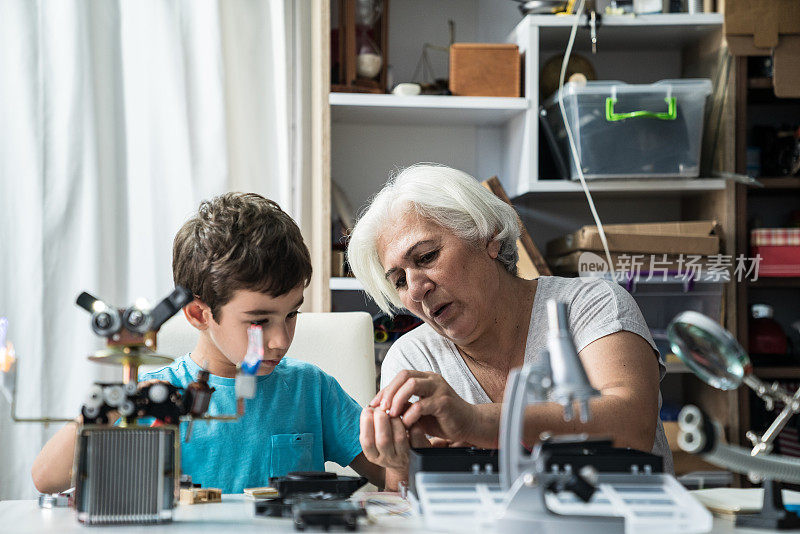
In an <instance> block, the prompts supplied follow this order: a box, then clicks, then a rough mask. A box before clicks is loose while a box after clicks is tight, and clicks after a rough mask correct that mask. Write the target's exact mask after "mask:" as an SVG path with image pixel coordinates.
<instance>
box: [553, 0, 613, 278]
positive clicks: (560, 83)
mask: <svg viewBox="0 0 800 534" xmlns="http://www.w3.org/2000/svg"><path fill="white" fill-rule="evenodd" d="M584 3H585V0H578V9H577V10H576V12H575V22H574V23H573V24H572V31H571V32H570V35H569V43H568V44H567V50H566V51H565V52H564V61H562V63H561V75H560V76H559V79H558V109H559V111H561V118H562V120H563V121H564V127H565V128H566V131H567V139H568V140H569V148H570V155H571V156H572V160H573V162H574V164H575V169H576V170H577V172H578V178H579V179H580V181H581V185H582V186H583V191H584V193H585V194H586V200H587V201H588V202H589V210H590V211H591V212H592V217H594V222H595V224H596V225H597V230H598V232H599V233H600V242H601V243H603V250H604V251H605V253H606V260H607V261H608V268H609V271H610V273H611V275H612V276H613V280H614V281H616V279H617V277H616V271H615V267H614V263H613V262H612V261H611V252H609V250H608V241H606V232H605V230H603V223H602V222H600V216H599V215H598V214H597V209H595V207H594V200H592V195H591V193H590V192H589V187H588V186H587V185H586V178H585V177H584V176H583V168H582V165H581V158H580V155H579V154H578V149H577V148H576V147H575V138H574V137H573V135H572V128H570V126H569V120H567V112H566V110H565V108H564V77H565V76H566V73H567V64H568V63H569V57H570V55H572V45H573V44H575V34H576V33H577V31H578V23H579V22H580V19H581V15H582V14H583V7H584Z"/></svg>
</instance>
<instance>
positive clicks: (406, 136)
mask: <svg viewBox="0 0 800 534" xmlns="http://www.w3.org/2000/svg"><path fill="white" fill-rule="evenodd" d="M420 13H424V14H425V16H424V17H421V16H420ZM448 19H453V20H455V21H456V39H457V41H459V42H511V43H515V44H517V45H518V46H519V48H520V52H521V53H522V54H523V67H522V73H523V86H524V93H523V94H522V96H521V97H519V98H487V97H453V96H426V95H422V96H415V97H399V96H395V95H389V94H387V95H373V94H349V93H330V94H328V95H327V99H326V104H327V106H328V109H329V110H330V130H329V132H328V138H327V139H328V141H329V143H330V145H329V147H330V152H329V154H328V156H329V161H328V167H327V169H328V170H329V172H330V179H331V180H332V181H334V182H336V183H337V184H338V185H339V186H341V188H342V189H343V190H344V191H345V192H346V194H347V196H348V200H349V202H350V204H351V205H352V206H353V208H354V209H355V210H356V211H357V210H358V209H360V207H361V206H363V205H364V204H365V203H366V202H367V200H368V199H369V198H370V197H371V196H372V195H374V194H375V193H376V192H377V191H378V190H379V189H380V187H381V186H382V185H383V183H384V182H385V180H386V178H387V177H388V176H389V175H390V174H391V173H392V172H394V171H395V170H397V169H399V168H403V167H405V166H407V165H410V164H413V163H417V162H420V161H433V162H439V163H443V164H446V165H451V166H454V167H457V168H459V169H462V170H464V171H466V172H468V173H470V174H471V175H473V176H475V177H477V178H479V179H485V178H488V177H491V176H498V177H499V179H500V180H501V182H502V184H503V186H504V188H505V190H506V192H507V193H508V194H509V195H510V196H511V197H512V202H513V204H514V206H515V207H516V208H517V210H518V212H519V213H520V216H521V218H522V220H523V222H524V223H525V225H526V226H527V228H528V231H529V232H530V233H531V235H532V237H533V239H534V241H535V243H536V245H537V247H539V249H540V250H542V251H543V250H544V249H545V245H546V243H547V241H549V240H550V239H553V238H555V237H559V236H561V235H563V234H565V233H568V232H572V231H574V230H576V229H577V228H579V227H580V226H583V225H585V224H593V220H592V218H591V215H590V213H589V209H588V207H587V205H586V199H585V196H584V194H583V190H582V188H581V186H580V184H579V183H578V182H572V181H567V180H559V179H553V177H552V176H548V175H540V158H539V155H540V150H541V148H540V135H539V133H540V132H539V113H538V112H539V106H540V103H541V101H542V98H541V95H540V94H539V91H540V90H539V73H540V70H541V67H542V66H543V65H544V63H545V62H546V61H547V60H549V59H551V58H552V57H554V56H556V55H558V54H560V53H562V52H563V48H564V47H565V46H566V43H567V40H568V37H569V32H570V29H571V25H572V23H573V22H574V20H575V17H574V16H540V15H533V16H528V17H525V18H522V19H521V18H520V15H519V12H518V11H517V8H516V5H515V4H514V3H513V2H497V1H496V0H439V1H437V2H427V1H425V0H404V1H402V2H392V4H391V12H390V18H389V41H390V43H389V51H390V57H389V63H390V65H391V66H392V70H393V73H394V82H395V83H399V82H404V81H412V78H413V73H414V67H415V65H416V63H417V60H418V58H419V54H420V52H421V50H422V43H425V42H428V43H435V44H445V43H443V42H442V41H443V39H445V38H446V37H445V34H446V29H447V21H448ZM412 27H413V28H414V31H413V32H410V31H408V29H409V28H412ZM721 30H722V15H721V14H718V13H706V14H698V15H688V14H665V15H646V16H637V17H633V16H604V17H603V22H602V26H601V28H600V30H599V33H598V45H597V49H598V53H597V55H591V45H590V41H589V32H588V30H587V29H585V28H580V29H579V31H578V34H577V39H576V44H575V49H574V53H579V54H581V55H584V56H585V57H587V58H589V59H590V61H591V62H592V64H593V65H594V68H595V71H596V72H597V75H598V78H599V79H605V80H620V81H623V82H628V83H652V82H655V81H658V80H662V79H674V78H687V77H705V78H711V77H713V75H714V74H715V67H716V59H717V53H718V51H719V50H720V44H721V42H722V31H721ZM446 61H447V60H446V54H444V53H439V55H438V56H436V57H433V58H432V62H433V64H434V65H433V66H434V70H435V71H436V72H437V74H439V75H446V72H447V70H446ZM728 88H729V90H730V91H731V92H732V91H733V90H734V88H735V87H734V84H733V82H732V80H731V81H730V83H729V84H728ZM731 100H732V99H731V98H730V97H729V98H728V100H725V101H724V102H726V104H725V107H724V109H725V110H726V111H725V114H724V115H725V120H726V121H730V120H731V117H732V115H733V112H732V105H731V104H730V101H731ZM708 103H709V105H710V104H711V99H710V100H709V102H708ZM729 108H730V109H729ZM726 124H727V122H726ZM722 131H723V134H722V136H721V137H720V139H718V141H717V143H716V145H717V147H718V151H717V154H716V157H715V160H714V165H713V168H712V169H709V172H708V173H707V174H706V175H705V176H704V177H701V178H697V179H686V180H659V179H648V178H644V177H643V178H642V179H640V180H625V181H590V182H589V188H590V190H591V191H592V193H593V196H594V197H595V201H596V202H595V203H596V205H597V209H598V211H599V213H600V216H601V218H602V220H603V222H604V223H607V224H614V223H629V222H653V221H674V220H697V219H714V220H717V221H718V223H719V224H720V225H721V228H722V238H723V249H722V251H721V253H723V254H733V251H734V245H735V242H736V234H735V230H736V223H735V221H736V218H735V215H736V212H735V198H736V185H735V184H734V183H733V182H731V181H728V180H724V179H721V178H713V177H710V176H713V174H712V173H711V170H715V171H717V170H718V171H733V170H734V161H733V156H734V144H733V136H732V134H729V133H728V132H730V131H732V128H727V129H725V128H723V129H722ZM325 284H326V286H327V287H329V288H330V290H331V294H332V309H334V310H344V309H348V308H347V306H353V305H359V306H360V305H363V302H362V301H363V300H364V299H363V298H362V297H361V292H360V290H359V285H358V283H357V282H356V281H354V280H353V279H347V278H345V279H342V278H329V279H326V280H325ZM725 298H726V301H725V306H724V309H725V310H726V316H725V322H726V324H728V325H735V324H736V312H737V308H736V305H735V304H736V300H735V291H733V289H732V287H731V288H729V289H726V297H725ZM354 303H356V304H354ZM668 373H669V374H668V378H667V379H665V382H664V383H663V384H662V391H663V392H664V397H665V399H668V398H670V397H672V396H676V397H678V396H679V397H682V398H684V399H685V400H686V402H699V403H700V404H701V405H703V406H704V407H705V408H707V410H708V411H709V412H710V413H712V414H713V415H714V417H715V418H716V419H717V420H720V421H722V422H723V424H724V426H725V428H726V429H727V431H728V435H729V436H731V437H733V438H734V440H735V439H736V437H737V436H738V435H739V434H740V427H739V418H738V407H737V404H736V402H735V398H736V397H735V393H726V392H719V391H716V390H713V389H711V388H709V387H707V386H705V385H703V384H702V383H701V382H700V381H699V380H698V379H696V378H695V377H694V376H693V375H692V374H691V373H690V372H688V369H687V368H686V367H685V366H684V365H682V364H670V365H669V366H668ZM731 399H734V402H731Z"/></svg>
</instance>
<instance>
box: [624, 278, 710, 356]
mask: <svg viewBox="0 0 800 534" xmlns="http://www.w3.org/2000/svg"><path fill="white" fill-rule="evenodd" d="M619 283H620V285H622V286H623V287H625V289H627V290H628V292H629V293H630V294H631V295H632V296H633V299H634V300H635V301H636V304H638V306H639V309H640V310H641V311H642V316H643V317H644V320H645V322H646V323H647V326H648V327H650V333H651V334H652V335H653V340H654V341H655V343H656V346H657V347H658V350H659V352H661V355H662V357H663V356H664V355H666V354H667V353H670V352H672V349H671V348H670V344H669V339H668V338H667V326H669V322H670V321H672V319H673V318H675V316H676V315H678V314H679V313H681V312H684V311H687V310H692V311H696V312H699V313H702V314H703V315H707V316H708V317H711V318H712V319H714V320H715V321H719V320H721V319H722V299H723V288H724V287H725V281H724V280H719V281H711V280H699V281H693V280H688V281H687V280H683V279H681V278H678V277H672V276H670V277H668V278H667V279H666V280H663V279H661V278H660V277H654V278H652V279H651V280H646V276H643V277H641V278H638V279H632V280H624V281H620V282H619Z"/></svg>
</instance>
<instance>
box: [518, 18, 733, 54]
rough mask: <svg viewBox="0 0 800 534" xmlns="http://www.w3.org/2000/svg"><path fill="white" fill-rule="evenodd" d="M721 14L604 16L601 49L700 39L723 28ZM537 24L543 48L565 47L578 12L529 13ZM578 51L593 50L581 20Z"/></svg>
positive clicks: (639, 47)
mask: <svg viewBox="0 0 800 534" xmlns="http://www.w3.org/2000/svg"><path fill="white" fill-rule="evenodd" d="M722 18H723V17H722V14H721V13H698V14H692V15H690V14H688V13H662V14H652V15H603V20H602V24H601V25H600V28H599V29H598V31H597V47H598V49H599V50H618V51H621V50H645V49H647V50H657V49H663V48H664V47H671V48H674V47H683V46H686V45H689V44H692V43H696V42H698V41H700V40H701V39H702V38H703V37H705V36H707V35H709V34H710V33H711V32H714V31H718V30H719V29H720V28H721V27H722ZM526 21H527V23H528V24H531V25H532V26H538V27H539V31H540V34H541V43H542V48H543V49H563V47H564V46H565V45H566V44H567V39H568V38H569V32H570V30H571V28H572V25H573V24H574V22H575V15H567V16H559V15H528V16H527V17H526V18H525V19H524V20H523V23H525V22H526ZM575 50H576V51H584V52H585V51H590V50H591V41H590V39H589V30H588V29H586V28H584V26H583V25H582V24H580V23H579V26H578V33H577V34H576V36H575Z"/></svg>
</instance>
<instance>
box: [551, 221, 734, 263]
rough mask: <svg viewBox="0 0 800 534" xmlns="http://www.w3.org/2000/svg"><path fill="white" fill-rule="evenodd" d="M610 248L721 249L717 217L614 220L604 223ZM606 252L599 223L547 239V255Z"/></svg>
mask: <svg viewBox="0 0 800 534" xmlns="http://www.w3.org/2000/svg"><path fill="white" fill-rule="evenodd" d="M603 229H604V230H605V234H606V241H607V242H608V250H609V251H610V252H626V253H631V254H632V253H638V254H641V253H644V254H670V255H677V254H699V255H701V256H710V255H713V254H717V253H719V237H718V236H717V235H714V233H715V232H716V231H717V223H716V221H690V222H668V223H646V224H611V225H605V226H603ZM586 250H590V251H598V252H603V243H602V241H601V240H600V232H599V231H598V230H597V227H596V226H584V227H583V228H581V229H580V230H578V231H577V232H575V233H572V234H568V235H566V236H563V237H560V238H558V239H554V240H553V241H550V242H549V243H547V255H548V257H558V256H564V255H567V254H571V253H573V252H575V251H586Z"/></svg>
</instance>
